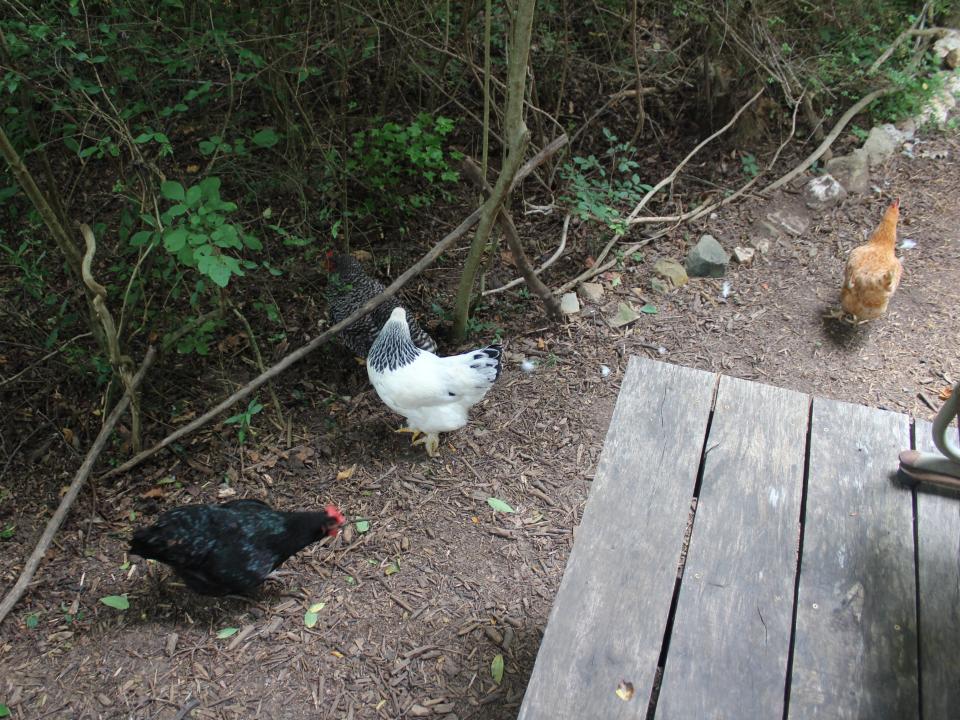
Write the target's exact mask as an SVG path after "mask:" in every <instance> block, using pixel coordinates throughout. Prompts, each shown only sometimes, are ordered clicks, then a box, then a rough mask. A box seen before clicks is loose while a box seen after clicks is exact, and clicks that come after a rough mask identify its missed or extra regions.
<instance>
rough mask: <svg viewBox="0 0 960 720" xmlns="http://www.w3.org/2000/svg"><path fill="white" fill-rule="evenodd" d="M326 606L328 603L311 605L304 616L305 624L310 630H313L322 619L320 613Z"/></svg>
mask: <svg viewBox="0 0 960 720" xmlns="http://www.w3.org/2000/svg"><path fill="white" fill-rule="evenodd" d="M325 606H326V603H322V602H318V603H314V604H313V605H311V606H310V607H309V608H308V609H307V611H306V612H305V613H304V614H303V624H304V625H306V626H307V627H308V628H313V627H314V626H316V624H317V620H318V619H319V618H320V611H321V610H323V608H324V607H325Z"/></svg>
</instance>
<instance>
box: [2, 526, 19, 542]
mask: <svg viewBox="0 0 960 720" xmlns="http://www.w3.org/2000/svg"><path fill="white" fill-rule="evenodd" d="M16 531H17V526H16V525H14V524H12V523H10V524H8V525H7V526H6V527H4V528H3V530H0V539H2V540H9V539H10V538H12V537H13V534H14V533H15V532H16Z"/></svg>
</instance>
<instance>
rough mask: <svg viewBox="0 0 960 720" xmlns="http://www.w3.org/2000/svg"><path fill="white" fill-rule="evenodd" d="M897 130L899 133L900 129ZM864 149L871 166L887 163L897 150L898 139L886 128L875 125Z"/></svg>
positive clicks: (864, 144)
mask: <svg viewBox="0 0 960 720" xmlns="http://www.w3.org/2000/svg"><path fill="white" fill-rule="evenodd" d="M890 127H893V126H892V125H891V126H890ZM897 132H898V134H899V131H897ZM862 149H863V151H864V152H865V153H867V162H868V163H869V164H870V167H872V168H874V167H877V166H878V165H882V164H883V163H885V162H886V161H887V160H889V159H890V157H891V156H892V155H893V153H894V152H896V149H897V140H896V138H894V137H893V136H892V135H891V134H890V133H889V132H887V130H886V128H883V127H874V128H871V129H870V135H868V136H867V140H866V142H865V143H863V148H862Z"/></svg>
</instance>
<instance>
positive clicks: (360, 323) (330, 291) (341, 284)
mask: <svg viewBox="0 0 960 720" xmlns="http://www.w3.org/2000/svg"><path fill="white" fill-rule="evenodd" d="M327 261H328V263H327V269H328V271H329V272H331V273H336V275H337V279H336V281H333V282H330V283H329V284H328V286H327V293H326V296H327V304H328V305H329V307H330V323H331V324H336V323H338V322H340V321H341V320H343V319H344V318H345V317H347V316H348V315H350V314H351V313H353V312H354V311H355V310H357V309H358V308H359V307H361V306H362V305H363V304H364V303H366V302H367V301H368V300H370V299H371V298H373V297H376V296H377V295H379V294H380V293H382V292H383V290H384V287H383V285H382V284H381V283H380V282H378V281H377V280H375V279H373V278H372V277H370V276H369V275H367V274H366V273H365V272H364V271H363V267H362V266H361V265H360V263H359V261H357V259H356V258H354V257H353V256H352V255H334V254H333V253H332V252H331V253H328V255H327ZM398 307H400V303H399V302H397V300H396V299H395V298H390V299H388V300H386V301H385V302H383V303H382V304H381V305H380V306H379V307H377V308H376V309H375V310H374V311H373V312H371V313H369V314H367V315H365V316H363V317H362V318H360V319H359V320H357V321H356V322H355V323H353V324H352V325H350V326H349V327H347V328H345V329H344V330H342V331H341V332H340V334H339V336H338V337H339V338H340V342H342V343H343V344H344V345H346V346H347V348H348V349H349V350H350V351H351V352H352V353H354V354H355V355H357V356H358V357H362V358H365V357H367V355H369V353H370V348H371V346H372V345H373V343H374V341H375V340H376V339H377V335H378V333H379V332H380V328H382V327H383V325H384V323H386V322H387V319H388V318H389V317H390V313H391V312H393V310H394V308H398ZM410 335H411V337H412V338H413V343H414V344H415V345H416V346H417V347H419V348H421V349H423V350H427V351H428V352H436V350H437V343H436V342H434V340H433V338H432V337H430V336H429V335H428V334H427V333H426V331H425V330H424V329H423V328H421V327H420V325H419V324H418V323H417V321H416V320H411V322H410Z"/></svg>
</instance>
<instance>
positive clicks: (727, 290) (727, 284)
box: [720, 280, 730, 297]
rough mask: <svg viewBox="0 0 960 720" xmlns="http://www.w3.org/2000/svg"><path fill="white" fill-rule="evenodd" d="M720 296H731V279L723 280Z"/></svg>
mask: <svg viewBox="0 0 960 720" xmlns="http://www.w3.org/2000/svg"><path fill="white" fill-rule="evenodd" d="M720 296H721V297H729V296H730V281H729V280H724V281H723V287H721V288H720Z"/></svg>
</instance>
